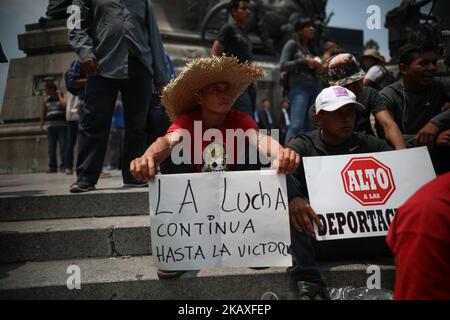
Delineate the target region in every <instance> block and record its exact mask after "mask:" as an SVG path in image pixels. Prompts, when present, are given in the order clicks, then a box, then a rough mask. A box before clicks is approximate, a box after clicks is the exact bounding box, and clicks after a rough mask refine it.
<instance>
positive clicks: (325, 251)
mask: <svg viewBox="0 0 450 320" xmlns="http://www.w3.org/2000/svg"><path fill="white" fill-rule="evenodd" d="M291 251H292V256H293V260H294V264H293V267H292V268H291V269H290V274H291V277H292V278H293V279H294V280H295V281H297V282H298V281H308V282H313V283H317V284H319V285H320V286H325V280H324V279H323V277H322V274H321V272H320V268H319V265H318V263H317V261H343V260H350V261H351V260H361V259H374V258H377V257H391V256H392V255H391V252H390V250H389V248H388V246H387V244H386V237H371V238H357V239H344V240H333V241H316V240H315V239H314V238H313V237H311V236H310V235H309V234H306V233H304V232H298V231H295V230H294V229H293V228H292V227H291Z"/></svg>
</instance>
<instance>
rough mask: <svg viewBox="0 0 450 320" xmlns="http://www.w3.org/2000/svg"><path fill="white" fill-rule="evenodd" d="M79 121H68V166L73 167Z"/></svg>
mask: <svg viewBox="0 0 450 320" xmlns="http://www.w3.org/2000/svg"><path fill="white" fill-rule="evenodd" d="M77 135H78V121H67V145H66V162H65V164H66V168H67V169H72V168H73V149H74V148H75V144H76V143H77Z"/></svg>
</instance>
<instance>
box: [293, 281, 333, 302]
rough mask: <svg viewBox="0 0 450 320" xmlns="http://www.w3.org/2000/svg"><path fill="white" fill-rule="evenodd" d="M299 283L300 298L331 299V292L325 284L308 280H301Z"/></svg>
mask: <svg viewBox="0 0 450 320" xmlns="http://www.w3.org/2000/svg"><path fill="white" fill-rule="evenodd" d="M297 285H298V290H299V296H300V300H330V294H329V293H328V289H327V287H325V286H320V285H319V284H317V283H312V282H307V281H299V282H298V283H297Z"/></svg>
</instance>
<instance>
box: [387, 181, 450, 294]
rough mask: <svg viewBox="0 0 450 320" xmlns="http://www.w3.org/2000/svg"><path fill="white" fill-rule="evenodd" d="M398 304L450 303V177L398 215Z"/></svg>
mask: <svg viewBox="0 0 450 320" xmlns="http://www.w3.org/2000/svg"><path fill="white" fill-rule="evenodd" d="M387 242H388V245H389V246H390V248H391V250H392V252H393V253H394V255H395V265H396V275H395V293H394V298H395V299H396V300H404V299H407V300H419V299H420V300H423V299H432V300H438V299H439V300H440V299H445V300H449V299H450V173H447V174H445V175H443V176H441V177H439V178H437V179H435V180H433V181H432V182H430V183H428V184H427V185H425V186H424V187H422V188H421V189H420V190H419V191H417V192H416V193H415V194H414V195H413V196H412V197H411V198H410V199H409V200H408V201H407V202H406V203H405V204H404V205H403V206H401V207H400V208H399V210H398V212H397V214H396V215H395V218H394V220H393V222H392V224H391V226H390V228H389V232H388V236H387Z"/></svg>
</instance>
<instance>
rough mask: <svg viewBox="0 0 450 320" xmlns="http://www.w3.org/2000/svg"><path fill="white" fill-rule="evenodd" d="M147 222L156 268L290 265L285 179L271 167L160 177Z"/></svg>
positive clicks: (152, 193)
mask: <svg viewBox="0 0 450 320" xmlns="http://www.w3.org/2000/svg"><path fill="white" fill-rule="evenodd" d="M150 225H151V239H152V250H153V251H152V254H153V256H154V257H155V258H156V265H157V267H158V268H160V269H164V270H198V269H203V268H216V267H265V266H271V267H275V266H291V265H292V258H291V255H290V254H288V252H287V251H288V247H289V245H290V229H289V214H288V198H287V191H286V177H285V176H284V175H279V174H277V173H276V171H275V170H267V171H244V172H220V173H193V174H174V175H158V176H157V178H156V179H155V182H154V183H151V184H150Z"/></svg>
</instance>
